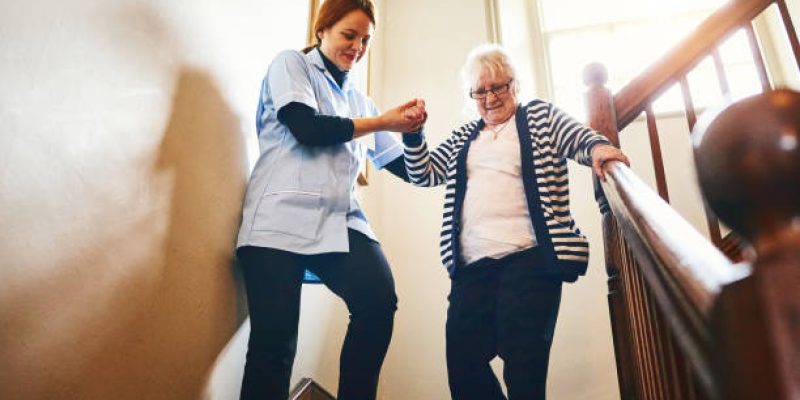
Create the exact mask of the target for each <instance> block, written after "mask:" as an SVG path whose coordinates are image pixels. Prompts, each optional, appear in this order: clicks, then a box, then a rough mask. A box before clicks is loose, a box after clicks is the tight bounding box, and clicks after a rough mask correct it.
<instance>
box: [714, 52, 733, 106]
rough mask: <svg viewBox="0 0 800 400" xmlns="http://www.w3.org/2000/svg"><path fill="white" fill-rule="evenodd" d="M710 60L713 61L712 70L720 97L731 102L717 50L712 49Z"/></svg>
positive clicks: (729, 91) (725, 75)
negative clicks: (720, 93) (717, 82)
mask: <svg viewBox="0 0 800 400" xmlns="http://www.w3.org/2000/svg"><path fill="white" fill-rule="evenodd" d="M711 58H712V59H713V60H714V69H715V70H716V71H717V81H719V90H720V92H722V97H723V98H724V99H725V100H727V101H730V100H731V87H730V85H728V74H726V73H725V64H723V62H722V56H720V54H719V49H718V48H716V47H715V48H714V50H713V51H712V52H711Z"/></svg>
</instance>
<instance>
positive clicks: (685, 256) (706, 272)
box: [603, 161, 747, 314]
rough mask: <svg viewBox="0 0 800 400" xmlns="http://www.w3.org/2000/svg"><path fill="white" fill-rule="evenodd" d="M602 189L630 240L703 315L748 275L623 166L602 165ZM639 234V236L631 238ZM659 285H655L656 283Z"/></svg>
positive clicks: (617, 164)
mask: <svg viewBox="0 0 800 400" xmlns="http://www.w3.org/2000/svg"><path fill="white" fill-rule="evenodd" d="M603 168H604V170H605V171H606V176H607V177H608V178H609V179H607V180H606V181H605V182H603V191H604V193H605V194H606V196H607V197H608V198H609V200H610V201H609V204H610V206H611V210H612V211H613V212H614V215H615V216H616V217H617V218H618V220H619V222H620V223H621V224H624V225H625V226H624V227H625V228H630V231H628V232H626V234H625V236H626V239H629V240H630V239H636V240H642V241H644V242H646V243H647V250H648V252H649V253H650V254H651V256H652V257H653V258H654V259H655V260H657V261H658V262H659V264H661V266H662V267H663V268H664V269H665V270H666V271H667V272H668V273H669V274H670V275H671V276H673V277H675V284H676V288H677V289H678V290H679V291H680V292H681V293H683V294H685V295H686V296H687V298H689V299H691V300H692V302H691V303H692V306H693V308H695V309H696V310H697V311H698V312H700V313H701V314H705V313H706V312H707V311H708V310H709V308H710V307H711V304H712V303H713V301H714V296H715V295H716V294H717V293H719V291H720V289H721V288H722V287H723V286H724V285H727V284H729V283H731V282H734V281H736V280H738V279H739V278H741V277H743V276H745V275H747V270H746V269H743V267H742V266H741V265H736V264H733V263H731V262H730V260H728V258H727V257H725V255H724V254H722V253H721V252H720V251H719V249H717V248H716V247H715V246H714V245H713V244H711V242H709V241H708V239H707V238H706V237H705V236H703V235H702V234H701V233H700V232H698V231H697V229H695V228H694V227H693V226H692V225H691V224H690V223H689V222H688V221H686V220H685V219H684V218H683V217H682V216H681V215H680V214H678V213H677V212H676V211H675V209H673V208H672V207H670V205H669V204H667V203H666V202H665V201H664V200H663V199H661V197H659V196H658V193H656V192H654V191H653V189H651V188H650V186H649V185H647V184H646V183H644V182H643V181H642V180H641V179H640V178H639V177H638V176H636V174H635V173H634V172H633V171H631V169H630V168H628V167H627V166H626V165H625V164H623V163H621V162H617V161H614V162H610V163H607V164H605V165H604V166H603ZM629 235H636V237H633V236H631V237H629ZM653 283H657V282H653Z"/></svg>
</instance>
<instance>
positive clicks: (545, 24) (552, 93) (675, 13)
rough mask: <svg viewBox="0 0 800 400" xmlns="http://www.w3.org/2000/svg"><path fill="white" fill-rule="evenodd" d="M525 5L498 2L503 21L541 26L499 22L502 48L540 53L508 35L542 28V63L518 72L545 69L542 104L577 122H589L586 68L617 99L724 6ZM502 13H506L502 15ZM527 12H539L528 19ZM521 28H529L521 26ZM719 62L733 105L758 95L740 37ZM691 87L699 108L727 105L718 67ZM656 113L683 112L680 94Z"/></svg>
mask: <svg viewBox="0 0 800 400" xmlns="http://www.w3.org/2000/svg"><path fill="white" fill-rule="evenodd" d="M521 3H524V2H521V1H520V0H500V2H499V5H500V11H501V12H500V17H501V18H503V17H504V15H520V14H522V15H529V16H535V15H538V17H539V21H534V23H533V24H531V23H530V19H525V18H518V17H517V18H506V19H503V20H501V26H502V28H503V33H504V35H503V41H504V44H505V45H506V46H507V47H509V49H510V50H511V51H515V52H516V51H517V50H516V49H517V48H520V47H521V46H522V44H521V42H525V43H526V44H527V46H536V45H537V44H534V43H531V40H530V39H529V38H532V37H533V38H535V37H537V35H526V37H525V38H518V37H514V35H513V34H510V33H511V32H515V31H517V32H526V30H527V29H529V27H530V26H538V29H539V34H540V35H541V36H540V37H541V42H542V43H541V44H540V46H542V48H543V54H544V60H536V58H535V57H534V58H533V59H532V58H530V57H525V58H527V60H520V61H521V62H520V64H523V65H521V66H520V67H521V68H520V69H521V70H522V71H523V72H522V73H526V72H530V73H531V74H535V73H536V72H535V71H536V68H534V67H532V66H531V65H530V64H531V63H532V62H533V63H535V62H543V63H546V66H545V67H546V68H543V69H540V70H541V71H546V74H547V80H546V82H548V83H549V87H548V90H547V91H543V90H542V88H541V87H540V88H538V89H539V90H537V92H538V93H539V96H537V97H542V94H541V93H545V94H546V95H549V97H550V100H552V101H553V102H554V103H555V104H556V105H558V106H559V107H560V108H562V109H564V110H565V111H567V112H568V113H570V114H572V115H573V116H575V117H576V118H580V119H584V118H585V114H586V113H585V105H584V94H585V92H586V86H585V85H584V84H583V79H582V77H583V69H584V67H585V66H586V65H587V64H589V63H591V62H600V63H602V64H604V65H605V66H606V68H608V73H609V79H608V84H607V85H608V87H609V89H610V90H611V91H612V92H616V91H618V90H619V89H621V88H622V86H624V85H625V84H627V83H628V82H630V81H631V80H632V79H633V78H634V77H635V76H637V75H638V74H640V73H641V72H642V71H644V70H645V69H646V68H647V67H648V66H649V65H650V64H652V63H653V62H654V61H655V60H657V59H658V58H659V57H661V56H662V55H663V54H665V53H666V52H667V51H668V50H669V49H670V48H672V47H673V46H675V45H676V43H678V42H679V41H680V40H681V39H682V38H683V37H685V36H687V35H688V34H689V33H690V32H691V31H692V30H693V29H694V28H695V27H696V26H697V25H698V24H699V23H700V22H702V21H703V20H704V19H705V18H706V17H708V15H710V14H711V13H712V12H714V11H715V10H717V9H718V8H719V7H720V6H721V5H722V4H724V3H725V1H724V0H606V1H602V2H597V1H587V0H538V2H534V3H528V5H527V7H529V9H527V10H525V9H524V8H525V7H524V6H520V4H521ZM537 5H538V6H537ZM504 7H505V8H506V10H503V8H504ZM530 7H538V8H536V9H535V10H534V11H533V12H531V10H530ZM520 21H521V22H520ZM521 23H522V24H526V26H524V27H523V26H518V24H521ZM507 32H508V33H507ZM509 36H512V37H509ZM523 54H524V53H523ZM720 54H721V56H722V59H723V64H724V68H725V74H726V75H727V78H728V79H727V80H728V83H729V86H730V89H731V94H732V97H733V98H739V97H743V96H746V95H750V94H754V93H758V92H759V91H760V85H759V83H758V82H759V81H758V78H757V75H755V74H756V71H755V67H754V65H753V59H752V52H751V51H750V47H749V44H748V41H747V37H746V36H745V35H744V34H743V32H738V33H737V34H735V35H733V36H732V37H731V38H730V39H728V40H727V41H726V42H725V44H724V45H723V46H722V48H721V49H720ZM517 58H521V57H517ZM526 68H527V70H526ZM688 79H689V85H690V88H691V91H692V96H693V100H694V103H695V107H696V108H703V107H706V106H709V105H712V104H715V103H717V102H718V101H719V100H720V99H721V98H722V97H721V90H720V86H719V81H718V79H717V75H716V71H715V68H714V64H713V60H711V59H708V60H706V61H704V62H703V63H701V64H700V66H699V68H698V70H696V71H694V72H692V73H691V74H690V75H689V77H688ZM540 86H541V85H540ZM548 92H549V93H548ZM654 107H655V111H656V112H659V113H664V112H674V111H680V110H683V108H684V105H683V98H682V96H681V94H680V91H679V90H670V91H668V93H665V95H664V98H662V99H659V101H658V102H656V104H655V105H654Z"/></svg>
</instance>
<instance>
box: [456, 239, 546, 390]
mask: <svg viewBox="0 0 800 400" xmlns="http://www.w3.org/2000/svg"><path fill="white" fill-rule="evenodd" d="M540 263H541V260H540V257H539V256H538V252H537V250H536V248H533V249H529V250H525V251H523V252H519V253H515V254H512V255H510V256H507V257H504V258H501V259H499V260H493V259H482V260H479V261H476V262H475V263H473V264H470V265H467V266H465V267H463V268H460V269H458V270H457V271H456V273H455V274H454V275H453V277H452V282H451V290H450V295H449V297H448V299H449V301H450V305H449V308H448V310H447V331H446V334H447V372H448V380H449V384H450V393H451V394H452V397H453V399H454V400H495V399H506V397H505V395H504V394H503V392H502V390H501V387H500V383H499V382H498V381H497V378H496V377H495V374H494V372H493V371H492V369H491V367H490V365H489V362H490V361H491V360H492V359H493V358H494V357H496V356H499V357H500V358H501V359H502V360H503V362H504V370H503V380H504V381H505V384H506V388H507V390H508V398H509V399H510V400H533V399H537V400H538V399H544V398H545V388H546V380H547V366H548V362H549V359H550V346H551V344H552V343H553V332H554V330H555V325H556V318H557V316H558V309H559V305H560V304H561V285H562V280H561V278H560V277H559V276H551V275H546V274H543V273H542V272H541V271H542V270H544V268H541V265H538V264H540Z"/></svg>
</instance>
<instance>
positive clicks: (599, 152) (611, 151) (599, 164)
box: [592, 144, 631, 181]
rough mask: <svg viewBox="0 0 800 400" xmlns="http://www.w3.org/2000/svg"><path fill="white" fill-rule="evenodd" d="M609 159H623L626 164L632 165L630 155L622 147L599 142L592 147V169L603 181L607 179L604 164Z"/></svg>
mask: <svg viewBox="0 0 800 400" xmlns="http://www.w3.org/2000/svg"><path fill="white" fill-rule="evenodd" d="M608 161H622V162H623V163H625V165H627V166H629V167H630V166H631V163H630V161H628V157H627V156H625V154H624V153H622V151H621V150H620V149H618V148H616V147H614V146H611V145H608V144H598V145H597V146H594V147H593V148H592V170H593V171H594V173H595V174H597V177H598V178H600V180H601V181H605V180H606V175H605V173H604V172H603V164H605V163H606V162H608Z"/></svg>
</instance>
